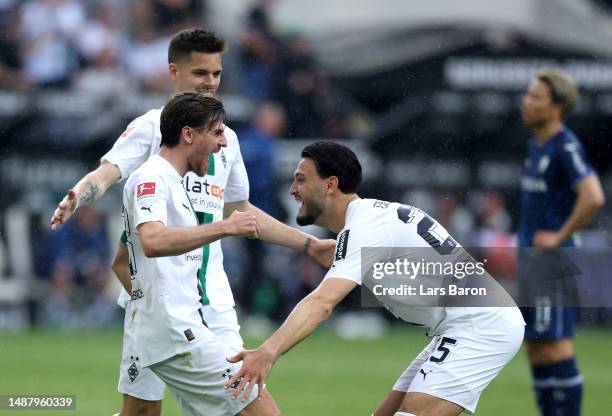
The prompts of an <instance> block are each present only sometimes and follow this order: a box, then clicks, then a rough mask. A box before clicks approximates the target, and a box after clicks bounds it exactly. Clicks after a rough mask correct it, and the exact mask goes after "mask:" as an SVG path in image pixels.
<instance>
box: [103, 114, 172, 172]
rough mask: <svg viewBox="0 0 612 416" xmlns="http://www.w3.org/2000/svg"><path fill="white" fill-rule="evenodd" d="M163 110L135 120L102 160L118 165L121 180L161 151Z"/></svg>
mask: <svg viewBox="0 0 612 416" xmlns="http://www.w3.org/2000/svg"><path fill="white" fill-rule="evenodd" d="M160 113H161V110H151V111H149V112H148V113H146V114H144V115H142V116H140V117H138V118H137V119H135V120H133V121H132V122H131V123H130V124H129V125H128V126H127V128H126V129H125V131H124V132H123V133H122V134H121V136H119V138H118V139H117V141H115V144H114V145H113V147H112V148H111V149H110V150H109V151H108V152H107V153H106V154H105V155H104V156H102V158H101V159H100V160H107V161H109V162H110V163H112V164H114V165H116V166H117V167H118V168H119V171H120V172H121V179H125V178H127V177H128V176H130V175H131V174H132V172H134V171H135V170H136V169H137V168H138V167H139V166H140V165H142V164H143V163H144V162H146V160H147V159H149V157H150V156H151V155H153V154H156V153H158V151H159V149H156V148H155V149H154V146H159V140H158V137H159V136H160V133H159V115H160Z"/></svg>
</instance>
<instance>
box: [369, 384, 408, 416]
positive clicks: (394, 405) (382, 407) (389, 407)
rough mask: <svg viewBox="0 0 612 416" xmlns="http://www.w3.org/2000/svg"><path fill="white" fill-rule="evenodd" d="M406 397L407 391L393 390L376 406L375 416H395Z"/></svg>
mask: <svg viewBox="0 0 612 416" xmlns="http://www.w3.org/2000/svg"><path fill="white" fill-rule="evenodd" d="M404 397H406V392H405V391H397V390H391V393H389V394H388V395H387V397H385V398H384V399H383V401H382V402H380V404H379V405H378V406H377V407H376V410H375V411H374V413H372V414H373V416H393V415H394V414H395V412H397V411H398V410H399V408H400V406H401V404H402V402H403V401H404Z"/></svg>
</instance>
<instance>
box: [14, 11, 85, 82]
mask: <svg viewBox="0 0 612 416" xmlns="http://www.w3.org/2000/svg"><path fill="white" fill-rule="evenodd" d="M20 17H21V20H22V25H21V36H23V39H24V49H23V51H24V52H23V62H24V71H25V75H26V77H27V79H28V80H29V81H30V82H32V83H33V84H35V85H36V86H39V87H53V88H63V87H67V86H68V85H69V82H70V78H71V76H72V73H73V72H74V71H75V70H76V69H77V57H76V53H75V51H74V42H75V40H76V39H77V38H78V37H79V36H80V34H81V31H82V28H83V26H84V24H85V10H84V9H83V6H82V5H81V4H80V3H79V2H77V1H75V0H30V1H28V2H26V3H24V4H23V5H22V7H21V8H20Z"/></svg>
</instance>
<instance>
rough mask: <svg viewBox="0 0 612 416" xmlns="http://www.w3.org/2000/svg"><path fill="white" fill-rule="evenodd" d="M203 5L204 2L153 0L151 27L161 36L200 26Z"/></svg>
mask: <svg viewBox="0 0 612 416" xmlns="http://www.w3.org/2000/svg"><path fill="white" fill-rule="evenodd" d="M205 5H206V3H205V1H204V0H153V1H152V5H151V6H152V7H151V9H152V13H153V25H154V27H155V28H156V29H157V30H158V33H159V34H160V35H161V36H170V35H172V34H173V33H176V32H179V31H181V30H183V29H188V28H190V27H195V26H200V23H201V22H202V20H203V15H204V11H205Z"/></svg>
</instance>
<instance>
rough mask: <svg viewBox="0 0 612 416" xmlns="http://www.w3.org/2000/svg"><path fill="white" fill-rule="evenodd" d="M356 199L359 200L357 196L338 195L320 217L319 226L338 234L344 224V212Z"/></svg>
mask: <svg viewBox="0 0 612 416" xmlns="http://www.w3.org/2000/svg"><path fill="white" fill-rule="evenodd" d="M356 199H359V197H358V196H357V194H342V193H340V194H339V195H338V196H337V197H336V199H335V200H334V201H333V202H332V203H331V205H330V207H329V209H328V210H327V212H326V213H325V214H324V215H322V218H321V219H320V224H319V225H321V226H323V227H325V228H327V229H328V230H330V231H333V232H334V233H339V232H340V230H342V229H343V228H344V225H345V223H346V211H347V210H348V206H349V204H350V203H351V202H352V201H354V200H356Z"/></svg>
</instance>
